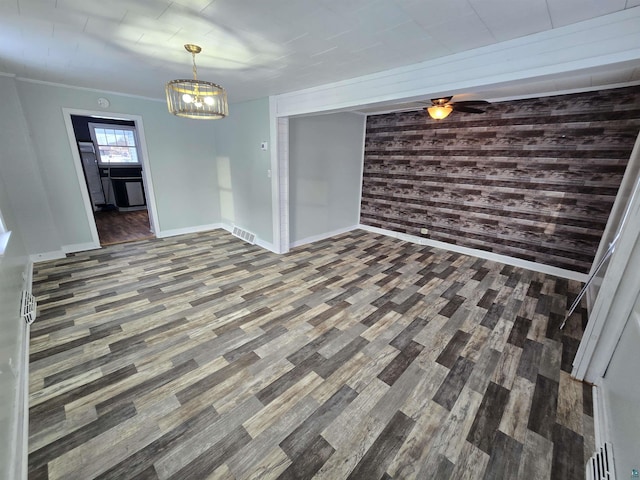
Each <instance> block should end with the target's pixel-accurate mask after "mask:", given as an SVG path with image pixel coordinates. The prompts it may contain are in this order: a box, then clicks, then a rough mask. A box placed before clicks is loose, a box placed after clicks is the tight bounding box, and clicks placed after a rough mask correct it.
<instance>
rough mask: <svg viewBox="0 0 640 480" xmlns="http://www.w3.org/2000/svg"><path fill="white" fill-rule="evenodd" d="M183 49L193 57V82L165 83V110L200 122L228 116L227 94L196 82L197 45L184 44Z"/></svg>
mask: <svg viewBox="0 0 640 480" xmlns="http://www.w3.org/2000/svg"><path fill="white" fill-rule="evenodd" d="M184 48H185V49H186V50H187V52H189V53H190V54H191V55H192V57H193V80H185V79H179V80H171V81H170V82H167V86H166V88H165V92H166V94H167V108H168V109H169V112H171V113H173V114H174V115H177V116H178V117H185V118H195V119H201V120H217V119H220V118H224V117H226V116H227V115H228V114H229V105H228V104H227V92H226V91H225V89H224V88H222V87H221V86H220V85H217V84H215V83H212V82H206V81H204V80H198V71H197V68H196V54H197V53H200V52H201V51H202V48H200V47H199V46H198V45H193V44H190V43H188V44H186V45H185V46H184Z"/></svg>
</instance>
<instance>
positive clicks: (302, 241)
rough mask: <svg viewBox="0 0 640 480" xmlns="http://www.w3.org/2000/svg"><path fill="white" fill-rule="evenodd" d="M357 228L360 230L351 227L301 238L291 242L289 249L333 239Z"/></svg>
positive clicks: (356, 226) (353, 226)
mask: <svg viewBox="0 0 640 480" xmlns="http://www.w3.org/2000/svg"><path fill="white" fill-rule="evenodd" d="M358 228H360V226H359V225H351V226H350V227H344V228H338V229H337V230H333V231H331V232H325V233H319V234H318V235H312V236H310V237H306V238H302V239H300V240H296V241H295V242H291V248H294V247H299V246H300V245H306V244H307V243H313V242H318V241H320V240H326V239H327V238H331V237H335V236H336V235H340V234H342V233H347V232H351V231H352V230H357V229H358Z"/></svg>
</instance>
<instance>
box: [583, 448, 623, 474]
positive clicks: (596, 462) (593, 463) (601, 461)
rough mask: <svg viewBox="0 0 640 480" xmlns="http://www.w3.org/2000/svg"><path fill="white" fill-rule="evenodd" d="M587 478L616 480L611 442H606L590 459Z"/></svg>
mask: <svg viewBox="0 0 640 480" xmlns="http://www.w3.org/2000/svg"><path fill="white" fill-rule="evenodd" d="M586 476H587V480H615V478H616V475H615V471H614V467H613V450H612V448H611V444H610V443H609V442H605V443H604V444H603V445H602V447H600V448H599V449H598V451H597V452H596V453H594V455H593V457H591V458H590V459H589V461H588V462H587V475H586Z"/></svg>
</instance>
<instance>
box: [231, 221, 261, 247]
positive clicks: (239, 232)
mask: <svg viewBox="0 0 640 480" xmlns="http://www.w3.org/2000/svg"><path fill="white" fill-rule="evenodd" d="M231 233H232V234H233V235H234V236H236V237H238V238H240V239H242V240H244V241H245V242H247V243H250V244H251V245H253V244H255V243H256V235H255V233H251V232H247V231H246V230H243V229H242V228H240V227H236V226H235V225H234V226H233V232H231Z"/></svg>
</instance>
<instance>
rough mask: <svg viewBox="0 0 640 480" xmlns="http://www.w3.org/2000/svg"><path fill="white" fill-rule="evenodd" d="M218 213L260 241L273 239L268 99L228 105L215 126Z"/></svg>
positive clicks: (266, 242) (230, 223)
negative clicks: (265, 143)
mask: <svg viewBox="0 0 640 480" xmlns="http://www.w3.org/2000/svg"><path fill="white" fill-rule="evenodd" d="M215 141H216V157H215V160H214V162H213V165H215V167H216V169H217V179H218V182H219V183H218V188H217V194H218V195H219V200H218V202H219V204H220V216H221V220H222V222H223V223H225V224H227V225H237V226H239V227H241V228H244V229H245V230H248V231H250V232H252V233H255V234H256V235H257V236H258V238H259V239H260V240H261V242H262V243H263V244H269V245H271V243H272V242H273V222H272V218H273V216H272V208H271V178H270V177H269V174H270V173H269V172H270V169H271V148H269V146H268V145H267V150H262V149H261V148H260V146H261V145H260V144H261V143H262V142H267V144H268V143H269V141H270V131H269V99H268V98H262V99H259V100H252V101H250V102H244V103H234V104H232V105H230V106H229V116H228V117H227V118H225V119H224V120H218V121H217V122H216V128H215Z"/></svg>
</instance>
